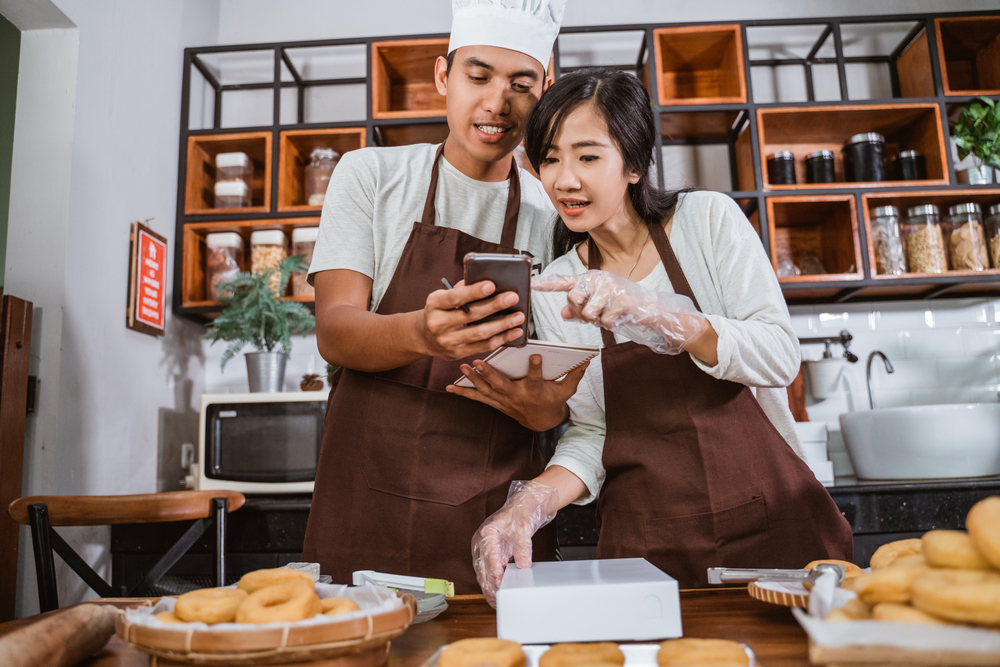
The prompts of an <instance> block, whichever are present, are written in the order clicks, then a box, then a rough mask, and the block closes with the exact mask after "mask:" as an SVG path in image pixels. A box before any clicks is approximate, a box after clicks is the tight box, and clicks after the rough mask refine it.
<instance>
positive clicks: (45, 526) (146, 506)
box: [7, 491, 246, 611]
mask: <svg viewBox="0 0 1000 667" xmlns="http://www.w3.org/2000/svg"><path fill="white" fill-rule="evenodd" d="M245 502H246V498H245V497H244V496H243V494H242V493H237V492H235V491H174V492H168V493H150V494H140V495H128V496H28V497H25V498H18V499H17V500H15V501H13V502H12V503H11V504H10V505H9V506H8V508H7V513H8V514H10V517H11V518H12V519H13V520H14V521H16V522H17V523H20V524H27V525H30V526H31V539H32V546H33V548H34V554H35V572H36V575H37V578H38V599H39V606H40V609H41V611H51V610H53V609H58V608H59V596H58V593H57V591H56V574H55V561H54V559H53V556H52V552H55V553H57V554H59V556H60V557H62V559H63V561H65V562H66V564H67V565H69V566H70V567H71V568H72V569H73V571H74V572H76V573H77V574H78V575H80V577H81V578H82V579H83V580H84V581H85V582H86V583H87V585H89V586H90V587H91V588H92V589H93V590H94V591H95V592H97V594H98V595H99V596H101V597H123V596H129V595H134V594H136V593H137V592H144V591H146V590H147V589H149V588H150V587H152V586H154V585H155V584H156V583H157V582H158V581H159V580H160V578H161V577H162V576H163V575H164V574H166V573H167V571H168V570H170V568H172V567H173V566H174V565H175V564H176V563H177V561H178V560H180V558H181V557H182V556H183V555H184V554H185V553H187V551H188V549H190V548H191V547H192V546H193V545H194V544H195V542H196V541H197V540H198V539H199V538H200V537H201V535H202V534H203V533H204V532H205V530H206V529H207V528H208V526H209V525H211V524H213V523H214V524H215V580H216V585H217V586H224V585H225V581H226V547H225V543H226V515H227V514H228V513H229V512H233V511H235V510H237V509H239V508H240V507H242V506H243V504H244V503H245ZM190 520H194V524H193V525H191V526H190V527H189V528H188V529H187V531H186V532H185V533H184V534H183V535H182V536H181V537H180V539H178V540H177V542H176V543H175V544H174V545H173V546H172V547H171V548H170V549H169V550H168V551H167V553H165V554H164V555H163V556H162V557H161V558H160V559H159V561H157V563H156V564H155V565H154V566H153V567H152V568H150V570H149V571H148V572H147V573H146V575H145V576H144V577H143V578H142V579H141V580H140V581H139V582H138V583H136V584H135V585H134V586H132V587H131V588H129V587H127V586H125V585H120V586H112V585H110V584H108V583H107V582H106V581H105V580H104V579H103V578H101V576H100V575H99V574H97V572H95V571H94V569H93V568H92V567H91V566H90V565H88V564H87V563H86V561H84V560H83V559H82V558H80V555H79V554H77V553H76V552H75V551H74V550H73V548H72V547H70V546H69V544H68V543H67V542H66V541H65V540H64V539H63V538H62V537H61V536H60V535H59V533H57V532H56V531H55V530H54V529H53V526H101V525H117V524H135V523H160V522H167V521H190Z"/></svg>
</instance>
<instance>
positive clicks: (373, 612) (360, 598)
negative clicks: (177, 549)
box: [125, 584, 403, 632]
mask: <svg viewBox="0 0 1000 667" xmlns="http://www.w3.org/2000/svg"><path fill="white" fill-rule="evenodd" d="M230 588H232V587H230ZM316 595H318V596H319V598H320V599H321V600H322V599H325V598H347V599H349V600H354V601H355V602H357V603H358V606H359V607H361V611H352V612H350V613H347V614H337V615H336V616H326V615H325V614H317V615H316V616H313V617H312V618H307V619H305V620H303V621H295V622H285V623H263V624H260V625H258V624H254V623H216V624H214V625H208V624H207V623H179V624H177V623H164V622H163V621H160V620H157V618H156V614H159V613H160V612H161V611H173V609H174V605H175V604H176V603H177V599H176V598H172V597H163V598H160V601H159V602H157V603H156V605H155V606H152V607H139V608H137V609H126V610H125V618H126V620H128V622H129V623H132V624H134V625H145V626H148V627H151V628H161V629H165V630H177V631H178V632H188V631H189V630H191V629H192V628H194V629H196V630H209V629H211V630H213V631H216V630H222V631H226V632H229V631H232V632H255V631H257V630H260V629H261V628H273V627H279V628H282V627H285V626H291V625H294V626H295V627H301V626H304V625H323V624H325V623H339V622H341V621H348V620H351V619H354V618H363V617H365V616H378V615H379V614H385V613H387V612H390V611H393V610H394V609H398V608H399V607H402V606H403V600H402V599H401V598H399V597H398V596H397V595H396V593H395V591H391V590H389V589H388V588H385V587H382V586H344V585H341V584H316Z"/></svg>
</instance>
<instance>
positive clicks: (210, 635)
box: [115, 595, 417, 667]
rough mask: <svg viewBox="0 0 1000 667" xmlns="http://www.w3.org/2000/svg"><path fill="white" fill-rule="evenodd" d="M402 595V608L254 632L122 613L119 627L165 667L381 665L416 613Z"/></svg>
mask: <svg viewBox="0 0 1000 667" xmlns="http://www.w3.org/2000/svg"><path fill="white" fill-rule="evenodd" d="M401 597H402V599H403V606H402V607H399V608H398V609H394V610H392V611H389V612H386V613H382V614H377V615H374V616H370V615H369V616H364V617H362V618H356V619H351V620H346V621H341V622H334V623H323V624H319V625H304V626H300V627H296V626H295V625H294V624H290V625H286V626H285V627H283V628H261V629H260V630H258V631H255V632H248V631H226V630H213V629H212V628H208V629H200V630H199V629H193V628H192V629H190V630H187V631H181V630H173V629H166V628H151V627H148V626H145V625H137V624H134V623H129V622H128V620H127V619H126V617H125V612H124V611H122V612H121V613H120V614H119V615H118V617H117V618H116V619H115V629H116V631H117V633H118V636H119V637H120V638H121V639H122V640H123V641H124V642H126V643H127V644H129V645H130V646H132V647H133V648H135V649H136V650H138V651H142V652H143V653H148V654H149V655H152V656H156V657H157V658H160V659H161V660H159V661H158V664H160V665H165V664H182V665H290V664H295V663H305V662H313V661H317V660H327V661H331V662H330V663H329V664H331V665H332V664H336V665H339V666H340V667H378V665H381V664H383V663H384V662H385V659H386V656H387V655H388V653H389V641H390V640H392V639H393V638H395V637H398V636H399V635H401V634H403V632H405V631H406V629H407V628H408V627H409V626H410V623H411V622H413V617H414V616H415V615H416V611H417V602H416V600H415V599H414V598H413V596H411V595H403V596H401ZM154 664H155V663H154Z"/></svg>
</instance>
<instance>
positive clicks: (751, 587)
mask: <svg viewBox="0 0 1000 667" xmlns="http://www.w3.org/2000/svg"><path fill="white" fill-rule="evenodd" d="M747 592H748V593H750V597H752V598H754V599H755V600H760V601H761V602H770V603H771V604H777V605H781V606H782V607H802V608H803V609H807V608H808V607H809V594H808V593H802V594H793V593H786V592H784V591H773V590H771V589H769V588H764V587H763V586H758V585H757V582H755V581H751V582H750V583H749V584H747Z"/></svg>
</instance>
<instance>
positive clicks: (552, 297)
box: [531, 192, 803, 505]
mask: <svg viewBox="0 0 1000 667" xmlns="http://www.w3.org/2000/svg"><path fill="white" fill-rule="evenodd" d="M670 245H671V247H672V248H673V251H674V254H675V255H676V256H677V261H678V262H679V263H680V265H681V269H683V271H684V275H685V277H686V278H687V280H688V283H689V284H690V285H691V290H692V291H693V292H694V295H695V297H696V298H697V299H698V305H699V306H701V309H702V312H704V313H705V315H706V316H707V317H708V320H709V322H710V323H711V324H712V328H714V329H715V331H716V333H718V335H719V347H718V354H719V363H718V364H716V365H715V366H707V365H706V364H704V363H702V362H701V361H699V360H698V359H695V358H694V357H691V359H692V360H693V361H694V363H695V364H696V365H697V366H698V367H699V368H701V369H702V370H703V371H705V372H706V373H708V374H709V375H711V376H712V377H714V378H718V379H720V380H731V381H733V382H739V383H740V384H744V385H747V386H748V387H750V389H751V391H752V392H753V393H754V396H755V397H756V398H757V402H758V403H760V407H761V408H762V409H763V410H764V414H766V415H767V417H768V419H770V420H771V423H772V424H774V426H775V428H776V429H777V430H778V432H779V433H780V434H781V435H782V437H784V439H785V441H786V442H788V444H789V446H791V448H792V449H793V450H794V451H795V453H796V454H798V455H799V456H803V452H802V445H801V444H800V442H799V439H798V433H797V431H796V430H795V422H794V419H793V418H792V413H791V410H789V409H788V394H787V393H786V390H785V387H787V386H788V385H789V384H791V382H792V380H794V379H795V376H796V375H797V374H798V371H799V362H800V357H799V341H798V338H797V337H796V335H795V333H794V332H793V331H792V324H791V321H790V319H789V316H788V307H787V305H786V304H785V299H784V297H783V296H782V294H781V288H780V286H779V285H778V279H777V277H776V276H775V274H774V269H773V268H772V267H771V262H770V261H769V260H768V258H767V255H766V254H765V253H764V247H763V246H762V244H761V242H760V237H759V236H758V235H757V232H756V231H754V229H753V227H752V226H751V225H750V222H749V221H748V220H747V219H746V216H744V215H743V212H742V211H741V210H740V208H739V206H737V205H736V202H734V201H733V200H732V199H730V198H729V197H727V196H726V195H723V194H719V193H715V192H692V193H687V194H682V195H680V199H679V201H678V203H677V208H676V210H675V212H674V218H673V224H672V225H671V229H670ZM586 271H587V267H585V266H584V265H583V262H582V261H581V260H580V257H579V255H578V254H577V252H576V250H575V249H574V250H571V251H570V252H568V253H566V254H565V255H563V256H562V257H559V258H558V259H556V260H555V261H553V262H552V263H551V264H550V265H549V266H548V268H546V269H545V271H544V272H543V274H561V275H578V274H581V273H584V272H586ZM638 284H640V285H642V286H643V287H645V288H647V289H649V290H652V291H654V292H667V293H673V292H674V288H673V287H672V286H671V284H670V279H669V278H668V277H667V272H666V269H664V267H663V263H662V262H660V263H658V264H657V265H656V267H655V268H654V269H653V271H652V272H651V273H650V274H649V275H648V276H646V277H645V278H643V279H642V280H640V281H638ZM531 300H532V307H533V311H534V318H535V326H536V330H537V336H538V338H539V339H541V340H551V341H559V342H561V343H568V344H571V345H594V346H600V345H601V331H600V329H599V328H597V327H595V326H593V325H591V324H584V323H581V322H574V321H567V320H564V319H563V318H562V315H561V314H560V313H561V311H562V309H563V308H564V307H565V306H566V293H565V292H532V295H531ZM615 340H617V341H618V342H622V341H626V340H628V339H627V338H625V337H623V336H618V335H616V336H615ZM682 354H688V353H687V352H683V353H682ZM604 405H605V403H604V373H603V371H602V368H601V363H600V357H598V358H596V359H594V360H593V361H592V362H591V363H590V367H589V368H588V369H587V372H586V374H585V375H584V377H583V380H582V381H581V382H580V387H579V389H578V390H577V392H576V394H574V396H573V397H572V398H571V399H570V400H569V410H570V426H569V429H568V430H567V431H566V433H565V435H563V437H562V438H561V439H560V440H559V444H558V445H557V446H556V451H555V455H554V456H553V457H552V460H551V461H549V465H550V466H552V465H559V466H562V467H564V468H566V469H568V470H570V471H571V472H572V473H574V474H575V475H576V476H577V477H579V478H580V479H581V480H583V483H584V484H586V485H587V489H588V491H589V493H585V494H584V495H582V496H581V497H580V498H579V499H578V500H576V501H575V502H576V504H579V505H583V504H586V503H589V502H590V501H592V500H593V499H594V498H595V497H596V496H597V494H598V492H599V491H600V489H601V484H603V482H604V475H605V472H604V466H603V464H602V462H601V455H602V453H603V450H604V435H605V432H606V430H607V422H606V420H605V414H604Z"/></svg>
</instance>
